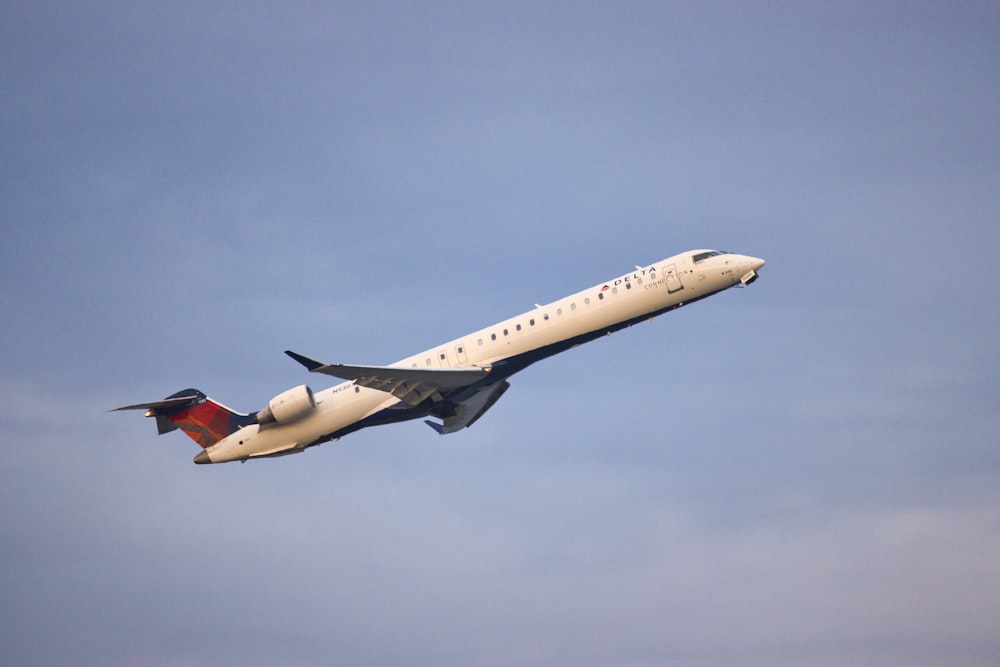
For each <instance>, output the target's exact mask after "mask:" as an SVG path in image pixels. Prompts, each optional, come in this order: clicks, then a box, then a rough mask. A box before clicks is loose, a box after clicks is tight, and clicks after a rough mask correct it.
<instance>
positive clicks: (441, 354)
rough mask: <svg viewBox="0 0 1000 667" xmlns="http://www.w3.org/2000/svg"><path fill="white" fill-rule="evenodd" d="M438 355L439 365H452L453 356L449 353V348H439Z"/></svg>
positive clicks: (443, 366)
mask: <svg viewBox="0 0 1000 667" xmlns="http://www.w3.org/2000/svg"><path fill="white" fill-rule="evenodd" d="M437 357H438V366H441V367H442V368H447V367H448V366H451V358H450V357H449V355H448V349H447V348H444V349H441V350H439V351H438V355H437Z"/></svg>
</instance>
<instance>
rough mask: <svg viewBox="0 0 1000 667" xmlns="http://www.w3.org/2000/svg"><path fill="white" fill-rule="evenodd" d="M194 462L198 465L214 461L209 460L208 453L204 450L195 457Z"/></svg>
mask: <svg viewBox="0 0 1000 667" xmlns="http://www.w3.org/2000/svg"><path fill="white" fill-rule="evenodd" d="M194 462H195V463H197V464H199V465H200V464H202V463H211V462H212V459H210V458H208V452H207V451H205V450H204V449H203V450H201V451H200V452H198V456H196V457H194Z"/></svg>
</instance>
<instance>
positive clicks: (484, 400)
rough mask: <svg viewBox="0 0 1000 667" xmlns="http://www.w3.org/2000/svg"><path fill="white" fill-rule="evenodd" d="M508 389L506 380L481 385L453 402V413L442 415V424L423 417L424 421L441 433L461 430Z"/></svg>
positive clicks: (508, 385) (469, 424)
mask: <svg viewBox="0 0 1000 667" xmlns="http://www.w3.org/2000/svg"><path fill="white" fill-rule="evenodd" d="M508 389H510V383H509V382H507V381H506V380H503V381H501V382H498V383H496V384H493V385H489V386H487V387H483V388H482V389H480V390H479V391H477V392H476V393H474V394H472V395H471V396H469V397H468V398H466V399H465V400H464V401H460V402H458V403H455V404H454V413H453V414H450V415H449V416H447V417H443V419H442V421H443V422H444V423H443V424H438V423H437V422H433V421H431V420H430V419H425V420H424V423H425V424H427V425H428V426H430V427H431V428H432V429H434V430H435V431H437V432H438V433H440V434H441V435H444V434H446V433H454V432H455V431H461V430H462V429H463V428H466V427H468V426H472V425H473V424H474V423H475V421H476V420H477V419H479V418H480V417H482V416H483V413H485V412H486V411H487V410H489V409H490V408H492V407H493V404H494V403H496V402H497V401H498V400H499V399H500V397H501V396H503V393H504V392H505V391H507V390H508Z"/></svg>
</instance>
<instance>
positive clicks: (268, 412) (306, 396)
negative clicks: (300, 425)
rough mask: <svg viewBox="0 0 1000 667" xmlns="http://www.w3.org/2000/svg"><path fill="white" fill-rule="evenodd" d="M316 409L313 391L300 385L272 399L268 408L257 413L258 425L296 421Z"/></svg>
mask: <svg viewBox="0 0 1000 667" xmlns="http://www.w3.org/2000/svg"><path fill="white" fill-rule="evenodd" d="M315 407H316V399H315V398H314V397H313V391H312V389H310V388H309V387H307V386H306V385H304V384H303V385H299V386H298V387H294V388H292V389H289V390H288V391H286V392H282V393H280V394H278V395H277V396H275V397H274V398H272V399H271V402H270V403H268V404H267V407H266V408H264V409H263V410H261V411H260V412H258V413H257V423H258V424H260V425H262V426H263V425H264V424H274V423H278V424H284V423H286V422H290V421H295V420H296V419H299V418H300V417H302V416H304V415H305V414H306V413H307V412H309V411H310V410H312V409H313V408H315Z"/></svg>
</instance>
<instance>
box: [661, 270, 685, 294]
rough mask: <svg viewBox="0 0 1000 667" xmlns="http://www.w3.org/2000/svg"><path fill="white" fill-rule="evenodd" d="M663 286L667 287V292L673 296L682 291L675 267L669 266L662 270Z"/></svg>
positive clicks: (682, 287) (682, 286)
mask: <svg viewBox="0 0 1000 667" xmlns="http://www.w3.org/2000/svg"><path fill="white" fill-rule="evenodd" d="M663 284H664V285H666V286H667V292H668V293H669V294H673V293H674V292H680V291H681V290H682V289H684V285H683V284H682V283H681V277H680V276H679V275H678V274H677V265H676V264H671V265H670V266H668V267H665V268H664V269H663Z"/></svg>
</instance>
